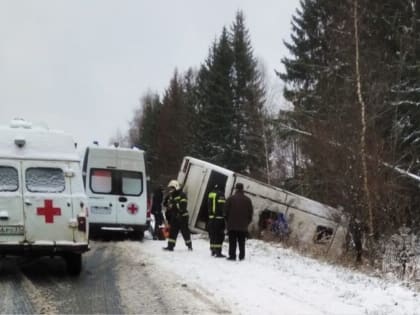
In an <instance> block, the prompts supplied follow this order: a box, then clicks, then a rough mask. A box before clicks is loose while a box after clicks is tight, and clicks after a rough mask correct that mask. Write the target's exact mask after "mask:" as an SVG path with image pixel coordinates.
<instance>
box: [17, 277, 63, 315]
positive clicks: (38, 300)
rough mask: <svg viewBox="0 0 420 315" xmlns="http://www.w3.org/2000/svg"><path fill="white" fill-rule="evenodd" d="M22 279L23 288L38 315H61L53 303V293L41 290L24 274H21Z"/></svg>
mask: <svg viewBox="0 0 420 315" xmlns="http://www.w3.org/2000/svg"><path fill="white" fill-rule="evenodd" d="M20 276H21V279H22V288H23V289H24V290H25V292H26V294H27V295H28V296H29V298H30V300H31V303H32V304H33V307H34V309H35V313H37V314H59V313H60V312H59V311H58V309H57V307H56V305H55V304H54V303H53V302H52V300H51V299H50V298H52V294H51V292H49V291H48V290H39V289H38V288H37V287H35V285H34V284H33V283H32V281H31V280H29V278H27V277H26V276H25V275H24V274H23V273H20Z"/></svg>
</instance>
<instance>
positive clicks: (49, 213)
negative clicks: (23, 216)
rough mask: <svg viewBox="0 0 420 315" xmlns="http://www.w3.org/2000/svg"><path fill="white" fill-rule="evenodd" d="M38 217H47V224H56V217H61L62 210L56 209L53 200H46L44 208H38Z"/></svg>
mask: <svg viewBox="0 0 420 315" xmlns="http://www.w3.org/2000/svg"><path fill="white" fill-rule="evenodd" d="M36 214H37V215H44V216H45V223H54V216H55V215H61V209H60V208H54V207H53V202H52V200H44V208H36Z"/></svg>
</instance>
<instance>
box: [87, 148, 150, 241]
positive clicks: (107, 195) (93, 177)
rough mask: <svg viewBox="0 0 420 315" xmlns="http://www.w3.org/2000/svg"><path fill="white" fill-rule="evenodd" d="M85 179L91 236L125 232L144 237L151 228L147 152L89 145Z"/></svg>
mask: <svg viewBox="0 0 420 315" xmlns="http://www.w3.org/2000/svg"><path fill="white" fill-rule="evenodd" d="M83 180H84V184H85V190H86V194H87V196H88V198H89V205H90V213H89V226H90V233H91V235H92V236H94V235H97V234H98V233H99V232H102V233H103V232H108V233H112V232H116V233H118V232H119V233H121V232H122V233H130V234H131V235H132V236H135V238H137V239H139V240H142V239H143V236H144V231H145V230H147V227H148V225H147V187H146V169H145V162H144V151H142V150H139V149H137V148H133V149H129V148H119V147H101V146H89V147H87V148H86V151H85V157H84V160H83Z"/></svg>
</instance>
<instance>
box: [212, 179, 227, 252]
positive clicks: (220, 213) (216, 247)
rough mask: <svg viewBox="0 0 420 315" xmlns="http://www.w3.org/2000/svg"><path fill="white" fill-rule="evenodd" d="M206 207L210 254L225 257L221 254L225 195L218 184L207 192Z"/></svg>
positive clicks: (223, 234)
mask: <svg viewBox="0 0 420 315" xmlns="http://www.w3.org/2000/svg"><path fill="white" fill-rule="evenodd" d="M207 201H208V203H207V209H208V213H209V222H208V223H207V230H208V232H209V238H210V251H211V255H212V256H215V257H225V255H223V254H222V244H223V240H224V238H225V215H224V207H225V202H226V200H225V196H224V193H223V191H222V190H221V189H219V187H218V185H214V187H213V189H212V190H211V191H210V192H209V194H208V199H207Z"/></svg>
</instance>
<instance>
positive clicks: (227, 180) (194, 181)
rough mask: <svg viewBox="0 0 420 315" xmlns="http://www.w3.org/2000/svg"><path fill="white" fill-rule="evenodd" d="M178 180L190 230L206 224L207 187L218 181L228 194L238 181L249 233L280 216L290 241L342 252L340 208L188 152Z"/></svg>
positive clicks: (344, 221) (332, 254) (331, 252)
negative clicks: (248, 209) (249, 214)
mask: <svg viewBox="0 0 420 315" xmlns="http://www.w3.org/2000/svg"><path fill="white" fill-rule="evenodd" d="M178 181H179V182H180V184H181V186H182V189H183V191H184V192H185V193H186V194H187V197H188V212H189V214H190V218H189V220H190V221H189V225H190V228H191V229H192V230H205V228H206V223H207V218H208V209H207V195H208V193H209V192H210V190H211V189H212V188H213V187H214V186H215V185H218V187H221V188H222V190H223V191H224V193H225V196H226V198H228V197H229V196H231V195H232V194H233V193H234V187H235V184H236V183H238V182H240V183H242V184H243V185H244V192H245V194H246V195H247V196H248V197H249V198H251V200H252V204H253V207H254V216H253V220H252V223H251V225H250V228H249V230H250V233H251V235H253V236H256V235H260V233H261V231H262V229H265V228H267V226H266V221H267V220H270V219H272V218H282V219H284V220H285V222H287V234H288V235H287V240H288V242H290V244H293V245H294V246H297V247H298V248H300V249H303V250H309V251H312V252H317V253H321V254H323V255H325V256H328V257H338V256H341V254H342V253H343V249H344V244H345V239H346V234H347V226H348V219H347V217H346V216H345V215H344V214H343V213H342V211H339V210H337V209H335V208H332V207H330V206H327V205H325V204H322V203H319V202H317V201H314V200H311V199H308V198H305V197H303V196H299V195H297V194H294V193H291V192H289V191H286V190H284V189H281V188H278V187H275V186H272V185H269V184H265V183H263V182H260V181H257V180H255V179H252V178H249V177H247V176H244V175H241V174H238V173H235V172H233V171H231V170H228V169H226V168H222V167H219V166H217V165H214V164H211V163H208V162H205V161H202V160H199V159H196V158H193V157H189V156H187V157H184V159H183V161H182V164H181V168H180V170H179V174H178Z"/></svg>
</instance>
